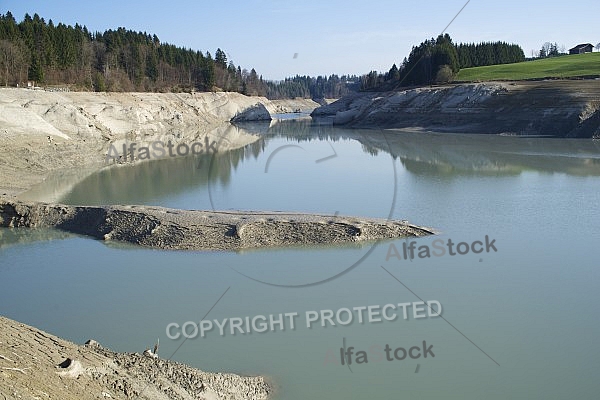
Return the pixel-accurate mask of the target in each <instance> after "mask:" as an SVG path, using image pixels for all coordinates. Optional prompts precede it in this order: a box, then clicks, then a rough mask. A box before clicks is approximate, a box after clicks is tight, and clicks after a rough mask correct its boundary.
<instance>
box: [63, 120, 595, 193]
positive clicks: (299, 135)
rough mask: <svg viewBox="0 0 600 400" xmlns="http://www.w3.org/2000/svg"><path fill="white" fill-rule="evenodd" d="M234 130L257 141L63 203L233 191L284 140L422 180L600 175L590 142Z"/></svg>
mask: <svg viewBox="0 0 600 400" xmlns="http://www.w3.org/2000/svg"><path fill="white" fill-rule="evenodd" d="M228 129H233V130H236V132H237V134H238V135H239V134H240V132H243V134H245V135H255V136H254V137H255V139H253V140H254V141H253V142H252V143H250V144H248V145H246V146H245V147H242V148H238V149H233V150H229V151H222V152H221V151H219V152H217V153H216V154H215V155H204V156H194V157H177V158H169V159H161V160H155V161H149V162H145V163H139V164H137V165H135V166H121V167H115V168H108V169H104V170H102V171H99V172H97V173H95V174H93V175H91V176H89V177H87V178H85V179H84V180H83V181H81V182H80V183H79V184H77V185H76V186H75V188H74V189H73V190H72V191H71V192H70V193H69V194H68V195H66V196H64V197H63V198H62V199H61V201H63V202H66V203H70V204H89V205H95V204H109V203H112V204H131V203H139V202H140V199H143V201H144V202H146V203H152V202H155V201H156V200H160V199H165V198H166V197H169V198H174V197H177V196H178V195H181V194H183V193H186V192H188V191H192V190H194V189H197V188H202V187H208V186H210V185H221V186H227V185H229V184H230V183H231V179H232V174H233V173H234V172H235V171H236V170H237V169H238V168H240V166H241V165H242V164H244V163H245V162H247V161H249V160H250V159H254V160H256V159H258V158H259V157H261V154H263V153H265V151H266V149H267V148H268V146H269V143H270V142H271V141H273V140H278V141H279V143H281V140H282V139H284V140H286V141H288V142H294V143H302V142H317V141H328V142H330V143H331V144H332V146H333V148H335V145H336V142H339V141H357V142H359V143H360V144H361V148H362V151H363V152H364V153H365V154H368V155H370V156H373V157H380V156H382V155H388V154H390V155H392V157H394V159H399V160H400V162H401V164H402V165H403V167H404V168H405V169H406V170H407V171H409V172H410V173H412V174H414V175H417V176H422V177H435V178H439V177H446V178H451V177H460V176H473V175H480V176H515V175H519V174H521V173H523V172H526V171H537V172H543V173H564V174H568V175H575V176H598V175H600V143H598V142H596V141H592V140H587V139H586V140H583V139H582V140H578V139H571V140H566V139H545V138H519V137H502V136H492V135H461V134H442V133H429V132H418V131H405V130H404V131H383V130H359V129H354V130H350V129H341V128H334V127H332V126H328V125H318V124H315V123H312V122H311V121H309V120H306V119H300V120H293V119H292V120H281V121H274V122H271V123H270V124H268V123H267V124H252V123H251V124H247V123H246V124H240V125H238V126H230V128H228ZM222 137H224V138H227V137H230V136H228V135H227V134H225V135H223V136H222ZM270 150H271V151H273V150H274V149H270ZM361 161H364V160H361ZM298 174H302V171H298ZM290 179H294V177H290ZM275 189H276V188H273V190H275Z"/></svg>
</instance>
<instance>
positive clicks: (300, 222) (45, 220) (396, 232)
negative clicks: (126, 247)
mask: <svg viewBox="0 0 600 400" xmlns="http://www.w3.org/2000/svg"><path fill="white" fill-rule="evenodd" d="M0 227H8V228H55V229H58V230H61V231H65V232H69V233H74V234H80V235H86V236H89V237H91V238H94V239H97V240H103V241H106V242H108V241H116V242H124V243H130V244H135V245H138V246H142V247H146V248H154V249H164V250H226V251H237V250H242V249H256V248H267V247H284V246H297V245H301V246H305V245H331V244H343V243H364V242H369V241H375V240H381V239H395V238H402V237H420V236H425V235H431V234H434V232H433V231H432V230H431V229H429V228H425V227H421V226H416V225H411V224H409V223H408V222H406V221H388V220H384V219H374V218H356V217H345V216H331V215H318V214H302V213H289V212H263V211H255V212H248V211H244V212H241V211H240V212H234V211H226V212H225V211H197V210H180V209H170V208H164V207H153V206H135V205H127V206H104V207H93V206H69V205H63V204H45V203H39V202H21V201H10V200H0Z"/></svg>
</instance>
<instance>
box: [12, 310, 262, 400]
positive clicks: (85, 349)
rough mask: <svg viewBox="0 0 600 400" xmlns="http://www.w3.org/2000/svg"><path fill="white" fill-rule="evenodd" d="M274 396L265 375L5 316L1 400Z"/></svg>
mask: <svg viewBox="0 0 600 400" xmlns="http://www.w3.org/2000/svg"><path fill="white" fill-rule="evenodd" d="M150 345H151V344H150ZM140 351H143V349H141V350H140ZM158 353H159V354H160V348H159V350H158ZM271 392H272V389H271V387H270V386H269V385H268V384H267V383H266V381H265V379H264V378H262V377H242V376H239V375H235V374H222V373H207V372H203V371H200V370H198V369H195V368H191V367H188V366H186V365H183V364H180V363H177V362H173V361H167V360H164V359H162V358H154V357H149V356H145V355H143V354H141V353H115V352H113V351H110V350H108V349H105V348H103V347H101V346H100V345H99V344H97V343H95V342H90V343H89V344H86V345H77V344H74V343H71V342H68V341H66V340H63V339H61V338H59V337H56V336H53V335H51V334H49V333H46V332H44V331H41V330H39V329H36V328H34V327H31V326H28V325H25V324H22V323H19V322H16V321H13V320H10V319H8V318H4V317H2V316H0V396H2V397H0V398H2V399H6V400H17V399H19V400H32V399H60V400H91V399H140V400H184V399H185V400H187V399H206V400H214V399H240V400H241V399H256V400H258V399H266V398H268V396H269V394H270V393H271Z"/></svg>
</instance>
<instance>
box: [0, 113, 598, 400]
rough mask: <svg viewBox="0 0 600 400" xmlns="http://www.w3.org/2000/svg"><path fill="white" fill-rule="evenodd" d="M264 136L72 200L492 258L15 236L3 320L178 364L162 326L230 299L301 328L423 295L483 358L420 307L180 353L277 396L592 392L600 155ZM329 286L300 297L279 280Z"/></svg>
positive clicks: (91, 180)
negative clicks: (406, 236) (317, 222)
mask: <svg viewBox="0 0 600 400" xmlns="http://www.w3.org/2000/svg"><path fill="white" fill-rule="evenodd" d="M257 133H258V134H260V135H261V138H260V139H259V140H258V141H256V142H254V143H252V144H249V145H248V146H246V147H244V148H243V149H239V150H233V151H230V152H223V153H217V154H216V155H215V156H214V157H199V158H196V157H188V158H175V159H167V160H159V161H151V162H147V163H141V164H139V165H136V166H132V167H122V168H111V169H107V170H104V171H100V172H98V173H96V174H93V175H91V176H89V177H88V178H86V179H84V180H83V181H82V182H80V183H79V184H77V185H76V186H75V187H74V188H73V189H72V190H71V191H70V193H68V194H67V195H66V196H64V197H63V198H62V199H60V201H61V202H63V203H67V204H85V205H99V204H145V205H154V206H164V207H172V208H181V209H207V210H211V209H215V210H270V211H288V212H289V211H293V212H313V213H319V214H326V215H331V216H335V215H353V216H364V217H374V218H388V217H391V218H393V219H396V220H403V219H407V220H410V221H411V222H413V223H416V224H419V225H424V226H433V227H435V228H436V229H438V230H439V231H440V233H439V235H437V236H431V237H424V238H419V239H414V240H415V241H416V242H417V244H416V245H417V246H423V245H431V246H432V245H433V241H434V240H437V239H441V240H444V241H447V240H448V239H452V240H453V241H454V242H467V243H472V242H474V241H476V240H481V239H482V238H483V237H485V235H488V236H489V237H490V238H491V239H495V240H496V242H495V244H496V247H497V251H491V252H488V253H482V254H472V253H471V254H466V255H455V256H451V255H449V254H446V255H444V256H441V257H430V258H419V257H416V258H414V259H412V260H406V259H399V258H397V257H394V256H391V255H390V254H391V253H390V244H394V246H395V247H396V248H397V249H399V250H401V249H402V246H403V245H404V244H406V243H408V244H409V243H410V240H412V239H410V240H409V241H408V242H407V241H405V240H393V241H385V242H380V243H379V244H377V245H375V246H373V244H372V243H368V244H350V245H344V246H332V247H317V248H306V247H301V248H280V249H271V250H252V251H247V250H246V251H241V252H197V251H191V252H172V251H160V250H148V249H143V248H139V247H131V246H121V245H110V246H107V245H105V244H104V242H101V241H95V240H90V239H88V238H85V237H77V236H70V235H66V236H65V234H64V233H62V232H56V235H57V236H56V240H50V241H39V240H40V239H52V238H53V234H52V232H53V231H49V232H46V233H45V234H41V233H39V232H37V233H36V232H31V233H24V234H18V235H17V236H15V235H14V233H8V232H6V231H3V232H4V233H3V235H4V236H3V237H4V238H6V240H4V243H5V244H7V246H4V247H3V248H2V249H1V250H0V260H1V264H0V265H1V267H0V271H1V274H2V280H1V282H0V303H1V304H3V313H4V314H5V315H6V316H8V317H11V318H16V319H19V320H21V321H23V322H26V323H29V324H32V325H35V326H36V327H39V328H41V329H44V330H47V331H49V332H52V333H53V334H56V335H59V336H61V337H64V338H66V339H69V340H72V341H75V342H79V343H81V342H83V341H85V340H87V339H88V338H89V337H94V338H95V339H97V340H98V341H99V342H101V343H102V344H103V345H105V346H107V347H109V348H111V349H113V350H117V351H131V350H132V349H139V351H140V352H141V351H142V350H143V348H144V347H145V346H146V345H147V344H148V343H153V341H155V339H156V337H160V339H161V341H160V343H161V355H162V356H163V357H167V356H169V355H171V354H172V353H173V352H174V351H175V349H176V348H177V346H179V345H180V344H181V342H182V340H183V339H178V340H169V339H168V338H167V336H166V327H167V325H168V324H169V323H172V322H174V323H179V324H183V323H185V322H186V321H190V320H191V321H196V322H197V321H199V320H200V319H201V318H202V317H203V316H204V315H205V314H206V313H207V312H208V311H209V310H210V309H211V307H212V306H213V305H214V304H215V302H217V300H218V299H219V298H220V296H221V295H222V294H223V293H224V292H225V291H226V290H227V288H229V290H227V292H226V294H225V295H224V296H223V297H222V298H221V300H219V301H218V302H217V304H216V305H215V306H214V308H213V309H212V311H210V314H209V315H208V316H207V319H209V320H215V319H216V320H219V321H222V320H223V319H225V318H234V317H239V318H242V319H244V318H245V317H250V318H252V317H254V316H257V315H264V316H269V315H273V316H278V315H280V314H285V313H294V312H297V313H298V315H300V316H304V315H306V313H307V312H309V311H322V310H333V311H335V310H339V309H341V308H350V309H352V308H353V307H368V306H374V305H380V306H382V307H383V306H384V305H386V304H398V303H407V302H411V303H412V302H419V301H420V299H419V298H418V297H416V295H418V296H419V297H420V298H421V299H422V300H425V301H434V300H435V301H438V302H439V303H440V304H441V305H442V307H443V316H444V318H445V319H446V320H447V321H449V322H450V323H452V325H453V326H454V327H456V328H457V329H458V330H460V332H461V333H462V334H464V335H465V336H467V337H468V338H469V339H470V340H471V341H472V342H473V343H475V344H476V345H477V346H479V348H480V349H481V350H483V351H484V352H485V353H484V352H483V351H481V350H480V349H478V348H477V347H476V346H474V345H473V343H471V342H469V340H467V339H465V337H464V336H462V335H461V333H459V332H457V330H455V329H454V328H453V327H452V326H450V325H449V324H448V323H446V322H445V321H444V320H443V319H441V318H430V317H427V318H414V315H413V314H410V313H409V314H408V318H407V319H404V318H397V319H396V320H394V321H388V320H382V321H381V322H369V321H368V320H365V321H364V322H363V323H360V322H358V321H354V322H353V323H351V324H349V325H344V326H343V325H339V324H338V325H336V326H331V325H330V324H328V323H326V324H325V325H326V326H322V325H321V323H320V322H321V321H319V323H315V324H312V325H311V327H310V328H309V327H307V326H306V324H305V323H301V322H305V321H303V320H299V321H298V322H299V323H298V324H296V326H295V328H294V329H291V328H290V327H289V325H286V326H285V330H283V331H282V330H280V329H276V330H275V331H270V330H268V331H266V332H262V333H257V332H252V333H248V334H241V333H239V332H238V333H237V334H234V335H231V334H225V335H220V334H219V332H218V330H213V331H212V332H210V334H209V335H207V336H206V337H204V338H200V337H198V338H195V339H190V340H188V341H187V342H186V343H185V344H183V346H182V347H181V349H180V350H179V351H178V352H177V353H176V354H175V356H174V359H176V360H178V361H182V362H186V363H189V364H190V365H191V366H194V367H198V368H200V369H203V370H212V371H221V370H226V371H231V372H238V373H242V374H243V373H248V374H261V375H267V376H270V377H272V378H273V380H274V382H276V384H277V385H278V387H279V391H278V394H277V396H278V397H279V398H282V399H303V398H330V399H345V398H360V397H367V396H369V397H376V398H393V397H398V395H399V393H411V394H414V393H417V391H418V393H419V394H420V398H436V397H440V396H444V397H446V398H464V397H465V396H466V395H465V393H464V392H463V391H462V389H461V388H465V387H468V388H469V394H468V396H472V397H473V398H474V397H486V398H506V397H531V396H534V395H535V397H540V396H542V397H545V398H565V397H567V396H573V394H575V396H576V397H589V396H590V395H591V393H596V392H597V391H598V390H599V389H600V387H599V384H598V382H597V379H596V378H595V377H594V376H593V375H594V371H595V367H596V365H597V361H596V358H595V354H597V352H598V350H599V349H598V346H597V345H596V344H595V338H596V337H597V336H598V334H599V333H600V324H599V323H598V322H597V321H596V319H594V318H592V317H591V316H590V313H589V311H588V310H587V309H586V307H584V306H583V305H584V304H594V303H595V302H598V301H599V300H600V294H599V293H598V291H597V287H598V283H599V277H598V274H597V259H598V255H599V254H598V250H597V246H596V243H597V241H598V238H599V237H598V235H599V233H598V228H597V227H598V226H600V213H599V212H598V211H597V207H595V205H596V204H598V202H599V201H600V190H599V188H600V150H599V149H598V146H597V144H596V143H595V142H592V141H589V140H585V141H584V140H570V141H564V140H552V139H531V138H529V139H528V138H517V137H499V136H473V135H442V134H435V133H424V132H416V131H403V132H392V131H387V132H384V131H376V130H370V131H361V130H344V129H336V128H331V127H329V126H320V125H312V124H310V122H299V121H286V122H280V123H275V124H273V125H272V126H271V127H270V128H268V129H263V130H260V131H257ZM38 189H39V188H38ZM41 192H43V190H42V191H39V192H38V193H41ZM28 235H31V239H30V240H31V241H29V242H28V240H27V236H28ZM11 241H13V242H18V243H19V244H18V245H12V246H10V245H8V244H10V242H11ZM400 253H401V251H400ZM400 255H402V254H400ZM382 267H383V268H382ZM384 268H385V269H384ZM386 270H387V271H386ZM388 271H389V273H391V274H393V275H394V276H395V277H396V278H397V280H396V279H394V278H393V277H392V276H390V274H389V273H388ZM244 275H245V276H244ZM336 275H339V277H337V278H336V279H333V280H329V281H327V282H326V283H322V284H319V285H311V286H307V287H303V288H297V287H296V288H290V287H280V286H273V285H288V286H294V285H302V284H307V283H311V282H318V281H321V280H326V279H328V278H330V277H333V276H336ZM248 277H250V278H252V279H248ZM253 279H254V280H253ZM257 280H259V281H262V282H266V283H268V284H265V283H260V282H257ZM424 341H426V343H427V347H428V348H429V346H431V345H433V348H431V349H430V352H433V354H435V357H432V356H431V353H429V356H428V357H427V359H425V358H423V357H421V358H418V359H413V358H410V357H408V358H406V359H404V360H402V361H400V360H397V359H395V358H394V359H393V361H388V359H386V353H385V346H386V345H389V346H390V348H393V349H397V348H399V347H403V348H406V349H407V350H408V349H409V348H411V347H412V346H417V345H420V346H421V347H423V342H424ZM344 345H345V347H350V346H352V347H354V351H355V352H357V351H365V352H367V354H369V362H368V363H363V364H356V363H353V364H352V365H351V369H352V370H350V369H349V368H348V367H347V366H342V365H340V348H343V347H344ZM421 350H423V349H422V348H421ZM400 353H401V352H400ZM498 364H499V365H498ZM565 366H568V368H569V371H570V372H569V374H568V376H566V375H565V373H564V370H565ZM506 382H511V384H510V385H506ZM450 383H452V384H450Z"/></svg>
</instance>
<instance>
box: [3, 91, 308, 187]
mask: <svg viewBox="0 0 600 400" xmlns="http://www.w3.org/2000/svg"><path fill="white" fill-rule="evenodd" d="M257 103H260V104H263V105H264V106H265V107H266V109H267V110H268V111H269V112H271V113H276V112H284V111H291V110H295V109H298V108H300V109H302V110H311V109H312V108H314V107H316V106H317V105H318V104H317V103H314V102H313V101H311V100H282V101H275V102H271V101H269V100H267V99H266V98H264V97H248V96H244V95H241V94H239V93H222V92H221V93H89V92H66V93H65V92H45V91H32V90H27V89H0V171H1V174H0V196H2V195H5V196H15V195H17V194H18V193H22V192H23V191H25V190H26V189H28V188H30V187H31V186H33V185H35V184H36V183H39V182H41V181H42V180H43V179H45V178H46V177H47V176H48V175H49V173H50V172H51V171H56V170H62V169H66V170H73V169H75V168H77V169H79V170H82V167H90V168H89V169H87V171H89V172H90V173H91V172H93V171H94V170H97V169H98V168H101V167H102V166H103V165H102V164H103V162H104V159H105V155H106V154H107V151H108V149H109V147H110V145H111V144H114V145H116V146H120V145H121V144H122V143H123V142H138V143H149V142H152V141H156V140H161V141H163V142H167V141H169V140H171V141H172V142H173V143H174V144H178V143H193V142H194V141H197V140H198V139H203V138H204V137H205V136H208V135H211V134H212V138H211V140H213V139H216V140H217V141H218V142H219V144H220V146H221V147H220V148H219V150H221V151H226V150H228V149H231V148H238V147H242V146H245V145H246V144H248V143H251V142H252V141H254V140H256V139H257V138H256V137H253V136H252V135H247V134H243V133H242V134H240V131H237V135H236V134H233V135H232V130H231V129H228V128H229V127H230V125H229V121H230V120H231V119H232V118H234V117H235V116H236V115H239V114H241V113H243V112H244V111H246V110H248V109H250V108H252V107H253V106H255V105H256V104H257Z"/></svg>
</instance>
